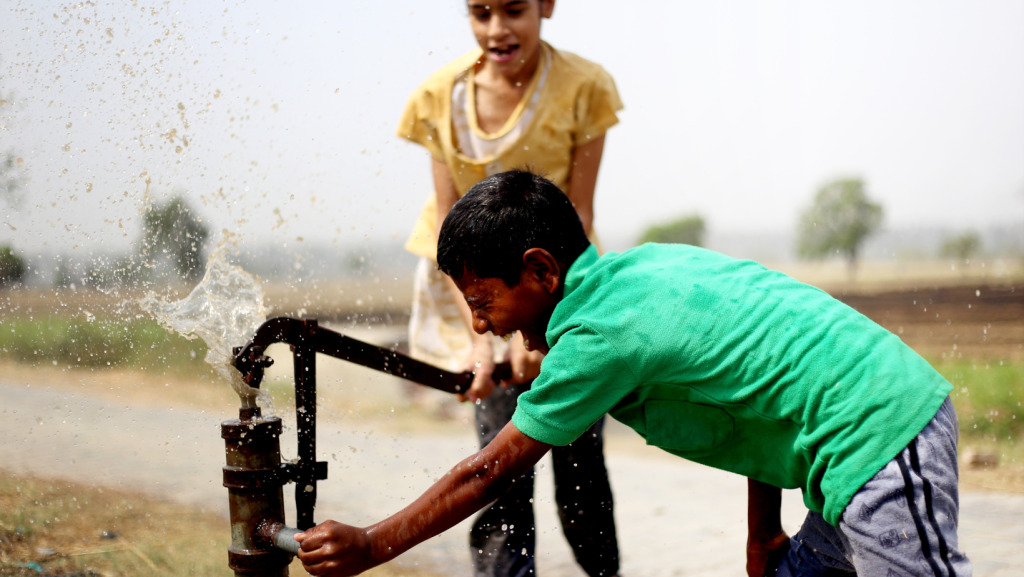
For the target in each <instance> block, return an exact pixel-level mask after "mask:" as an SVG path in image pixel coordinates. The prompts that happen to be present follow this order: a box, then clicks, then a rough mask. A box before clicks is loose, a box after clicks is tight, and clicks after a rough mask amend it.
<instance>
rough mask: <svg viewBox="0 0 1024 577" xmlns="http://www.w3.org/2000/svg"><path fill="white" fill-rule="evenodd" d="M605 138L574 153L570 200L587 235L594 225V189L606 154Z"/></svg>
mask: <svg viewBox="0 0 1024 577" xmlns="http://www.w3.org/2000/svg"><path fill="white" fill-rule="evenodd" d="M604 137H605V135H604V134H602V135H601V136H598V137H597V138H595V139H594V140H591V141H590V142H588V143H587V144H584V145H583V146H578V147H576V148H575V149H574V150H573V152H572V174H571V175H570V178H569V192H568V194H569V200H570V201H572V205H573V206H575V207H576V214H578V215H579V216H580V221H581V222H583V230H585V231H586V232H587V235H589V234H590V229H591V227H592V226H593V224H594V188H595V187H596V186H597V170H598V169H599V168H601V154H603V153H604Z"/></svg>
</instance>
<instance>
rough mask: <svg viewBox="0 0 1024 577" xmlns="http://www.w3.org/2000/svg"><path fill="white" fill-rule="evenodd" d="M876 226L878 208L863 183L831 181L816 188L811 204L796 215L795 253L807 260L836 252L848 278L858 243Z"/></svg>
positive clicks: (844, 180) (878, 205)
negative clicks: (842, 258)
mask: <svg viewBox="0 0 1024 577" xmlns="http://www.w3.org/2000/svg"><path fill="white" fill-rule="evenodd" d="M880 224H882V205H880V204H878V203H875V202H871V201H870V200H869V199H868V197H867V195H866V194H865V193H864V181H863V180H861V179H859V178H842V179H838V180H834V181H832V182H829V183H827V184H825V185H824V186H822V187H821V188H820V189H818V193H817V195H815V197H814V203H813V204H812V205H811V207H810V208H808V209H807V210H806V211H804V213H803V214H802V215H801V216H800V223H799V225H798V231H797V232H798V240H797V253H798V254H799V255H800V256H801V257H804V258H809V259H818V258H824V257H827V256H830V255H834V254H836V253H839V254H841V255H843V256H845V257H846V260H847V262H848V263H849V265H850V274H851V275H852V274H853V273H854V272H856V270H857V255H858V253H859V252H860V246H861V244H863V242H864V240H865V239H866V238H867V237H868V236H870V235H871V234H873V233H874V232H875V231H876V230H878V226H879V225H880Z"/></svg>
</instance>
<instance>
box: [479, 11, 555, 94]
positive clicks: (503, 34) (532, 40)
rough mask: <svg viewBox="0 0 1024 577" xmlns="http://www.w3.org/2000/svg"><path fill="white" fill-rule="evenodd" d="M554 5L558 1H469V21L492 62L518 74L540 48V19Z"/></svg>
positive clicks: (509, 74)
mask: <svg viewBox="0 0 1024 577" xmlns="http://www.w3.org/2000/svg"><path fill="white" fill-rule="evenodd" d="M554 8H555V2H554V0H469V22H470V25H471V26H472V28H473V35H474V36H476V41H477V43H478V44H479V45H480V48H481V49H482V50H483V51H484V55H485V57H486V58H487V59H488V60H489V62H490V64H491V65H493V66H495V67H496V68H497V69H498V71H499V72H500V73H501V74H502V75H504V76H507V77H514V76H516V73H517V72H519V71H520V70H521V69H523V68H525V67H526V65H527V64H528V63H529V62H530V61H531V60H532V59H533V58H534V55H535V54H537V52H538V50H540V20H541V18H550V17H551V13H552V12H553V11H554Z"/></svg>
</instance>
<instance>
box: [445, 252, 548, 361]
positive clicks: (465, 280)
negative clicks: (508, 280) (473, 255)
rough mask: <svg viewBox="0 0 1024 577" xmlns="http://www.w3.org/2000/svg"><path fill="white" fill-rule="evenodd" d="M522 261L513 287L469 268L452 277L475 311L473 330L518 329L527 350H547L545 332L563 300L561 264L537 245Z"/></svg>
mask: <svg viewBox="0 0 1024 577" xmlns="http://www.w3.org/2000/svg"><path fill="white" fill-rule="evenodd" d="M535 251H539V253H538V252H535ZM523 260H524V264H525V266H524V267H523V271H522V273H520V279H519V284H517V285H516V286H514V287H509V286H508V285H507V284H505V281H503V280H501V279H500V278H480V277H478V276H477V275H476V274H474V273H472V272H468V271H467V272H466V273H465V274H463V275H462V276H460V277H459V278H457V279H453V280H454V281H455V284H456V286H458V287H459V290H460V291H462V294H463V296H464V297H465V298H466V303H467V304H469V310H470V311H471V312H472V313H473V330H474V331H476V332H477V333H479V334H484V333H486V332H491V333H494V334H495V335H497V336H499V337H511V336H512V335H513V334H515V332H516V331H519V332H520V333H522V335H523V340H524V341H525V343H526V348H527V349H528V350H531V351H540V352H542V353H547V352H548V342H547V339H546V338H545V337H544V334H545V333H546V332H547V328H548V321H550V320H551V313H552V312H553V311H554V310H555V306H556V305H557V304H558V301H559V300H560V299H561V292H562V291H561V287H562V280H561V265H560V263H558V261H557V260H556V259H554V257H552V256H551V255H550V253H548V252H547V251H545V250H544V249H538V248H532V249H530V250H529V251H527V252H526V254H525V255H524V257H523Z"/></svg>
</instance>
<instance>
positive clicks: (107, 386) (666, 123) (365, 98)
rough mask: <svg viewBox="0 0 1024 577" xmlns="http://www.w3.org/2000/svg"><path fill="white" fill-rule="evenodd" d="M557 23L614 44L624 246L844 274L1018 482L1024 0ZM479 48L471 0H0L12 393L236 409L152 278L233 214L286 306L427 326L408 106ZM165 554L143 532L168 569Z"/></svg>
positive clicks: (376, 420)
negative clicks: (160, 301)
mask: <svg viewBox="0 0 1024 577" xmlns="http://www.w3.org/2000/svg"><path fill="white" fill-rule="evenodd" d="M542 36H543V38H544V39H545V40H547V41H548V42H549V43H551V44H552V45H553V46H555V47H557V48H560V49H565V50H568V51H571V52H575V53H577V54H579V55H581V56H584V57H585V58H588V59H590V60H593V61H595V62H598V63H600V64H602V65H603V66H604V67H605V69H606V70H608V72H610V73H611V75H612V76H613V77H614V78H615V81H616V83H617V86H618V89H619V92H620V95H621V97H622V100H623V102H624V103H625V106H626V108H625V110H624V111H623V112H622V113H621V115H620V119H621V123H620V124H619V125H618V126H616V127H614V128H612V129H611V130H610V132H609V135H608V138H607V142H606V146H605V153H604V158H603V163H602V167H601V172H600V178H599V181H598V186H597V193H596V203H595V215H596V218H595V226H596V228H597V229H598V230H599V231H600V234H601V236H602V239H603V240H604V242H605V245H606V248H608V249H610V250H625V249H628V248H629V247H631V246H634V245H636V244H638V243H640V242H645V241H659V242H685V243H689V244H697V245H701V246H705V247H707V248H711V249H714V250H718V251H721V252H724V253H726V254H729V255H732V256H735V257H739V258H749V259H753V260H757V261H759V262H761V263H763V264H765V265H766V266H768V267H771V268H775V269H778V270H782V271H783V272H786V273H788V274H791V275H793V276H795V277H796V278H798V279H800V280H804V281H806V282H810V283H812V284H815V285H817V286H820V287H822V288H823V289H825V290H827V291H829V292H831V293H832V294H834V295H835V296H837V297H838V298H840V299H842V300H844V301H845V302H847V303H848V304H850V305H851V306H853V307H854V308H857V309H858V310H860V311H861V312H863V313H864V314H866V315H868V316H869V317H871V318H872V319H874V320H876V321H877V322H879V323H880V324H882V325H883V326H886V327H887V328H889V329H890V330H892V331H893V332H895V333H897V334H899V335H900V336H901V337H902V338H903V339H904V340H905V341H906V342H907V343H908V344H910V345H911V346H912V347H914V348H915V350H917V351H918V352H920V353H921V354H922V355H924V356H925V357H926V358H927V359H928V360H929V361H931V362H933V364H934V365H935V366H936V368H938V369H939V370H940V372H942V373H943V374H944V375H945V376H946V377H947V378H948V379H949V380H950V381H951V382H953V383H954V385H955V386H956V387H957V389H956V390H957V392H956V395H957V397H956V399H955V400H956V402H957V405H958V410H959V412H960V415H961V426H962V429H963V432H964V435H965V437H964V438H965V440H964V442H963V443H962V449H964V452H965V454H968V457H965V458H968V461H969V462H968V463H967V464H968V465H969V467H968V469H967V471H966V472H965V482H968V483H975V486H977V487H987V488H988V489H993V488H995V489H997V490H999V491H1003V492H1004V494H1011V493H1014V492H1022V491H1024V468H1022V466H1021V462H1022V461H1024V459H1022V455H1024V453H1022V451H1021V450H1020V449H1019V441H1020V440H1021V439H1022V438H1024V428H1022V427H1021V419H1024V412H1022V410H1021V407H1020V402H1019V401H1018V399H1020V397H1021V396H1024V350H1022V344H1024V298H1022V297H1024V295H1022V291H1024V282H1022V281H1024V3H1021V2H1019V1H1009V0H1007V1H995V0H993V1H987V0H986V1H980V2H971V3H963V2H951V1H924V0H918V1H907V2H900V3H892V2H876V1H860V2H832V3H821V2H797V1H782V2H773V3H763V2H751V1H738V2H730V3H706V2H704V3H699V2H692V3H688V2H667V3H653V4H652V3H644V4H631V3H623V2H611V1H606V0H587V1H583V0H559V1H558V3H557V6H556V10H555V15H554V18H553V19H552V20H550V21H545V22H544V24H543V28H542ZM474 46H475V42H474V40H473V37H472V35H471V34H470V31H469V28H468V24H467V11H466V8H465V5H464V3H462V2H460V1H458V0H439V1H434V2H405V1H397V2H389V3H380V2H334V3H327V2H318V3H312V2H309V3H296V2H280V1H272V0H257V1H245V2H234V1H231V2H220V1H205V2H184V1H170V2H146V1H136V2H117V3H110V4H107V3H97V2H91V1H87V2H76V3H55V2H41V1H39V2H32V1H25V0H9V1H8V2H5V3H4V5H3V6H2V12H0V208H2V213H0V364H2V366H3V367H4V371H5V374H6V375H8V376H7V377H6V380H5V384H6V385H8V386H10V387H13V388H11V389H8V393H7V394H8V395H11V394H13V393H11V392H10V391H13V390H14V388H18V387H21V388H24V387H26V386H30V385H31V384H32V383H35V385H36V387H37V388H38V387H39V385H40V383H42V384H44V385H45V387H44V388H47V390H51V389H52V390H54V391H64V390H72V388H69V387H73V390H74V391H75V394H84V395H94V396H99V398H106V399H114V398H116V399H117V401H116V402H117V403H128V404H129V405H132V406H134V404H136V403H141V404H145V403H150V404H167V405H173V406H179V407H181V409H183V410H190V411H206V410H209V411H211V413H212V412H214V408H215V409H216V411H217V414H221V415H225V414H230V413H231V412H232V411H233V407H234V403H235V401H234V400H233V397H232V396H231V395H230V393H227V391H228V388H227V387H226V386H224V385H223V384H221V383H218V382H216V381H215V378H214V377H213V374H212V372H211V371H210V370H209V369H208V368H207V367H205V366H204V364H203V362H202V358H203V356H204V354H205V348H204V344H203V343H202V342H201V341H194V340H193V341H189V340H186V339H184V338H181V337H178V336H176V335H170V334H168V333H167V332H166V331H164V330H163V329H162V328H160V327H159V326H158V325H157V324H156V323H155V322H154V321H152V320H151V319H149V318H148V317H146V316H144V315H142V314H141V312H140V310H139V309H138V307H137V305H136V302H137V299H138V298H139V297H140V296H141V295H142V294H144V293H146V292H149V291H153V292H156V293H158V294H160V295H162V296H163V297H165V298H175V297H180V296H183V295H185V294H187V293H188V291H189V290H191V289H192V287H193V286H195V284H196V282H198V281H199V279H201V278H202V275H203V272H204V267H205V263H206V259H207V257H208V255H209V254H210V252H211V250H212V249H213V248H214V247H215V246H216V245H217V243H218V241H219V239H221V238H222V237H223V235H224V232H223V231H227V232H229V233H231V234H232V235H234V236H233V237H232V238H233V242H234V243H235V245H234V246H235V248H236V250H235V252H233V253H232V255H231V257H230V258H231V260H232V261H233V262H235V263H237V264H240V265H241V266H242V267H244V268H245V269H246V270H247V271H249V272H252V273H254V274H257V275H258V276H259V277H260V278H261V279H262V280H263V281H264V282H265V288H266V291H267V304H268V306H269V307H270V309H271V310H272V312H273V314H289V315H309V316H316V317H318V318H320V319H321V320H322V321H323V322H325V323H331V324H332V326H335V327H336V328H339V329H343V330H346V331H355V332H356V333H357V334H359V335H361V336H363V337H364V338H366V339H368V340H371V341H373V342H376V343H377V344H381V345H386V346H394V347H398V348H402V347H403V346H404V336H403V334H404V326H405V325H404V323H405V322H406V320H407V318H408V313H409V310H408V309H409V303H410V301H411V285H412V280H411V279H412V273H413V268H414V266H415V262H416V258H415V257H413V256H412V255H410V254H408V253H406V252H405V251H404V250H403V249H402V244H403V243H404V241H405V239H406V237H407V235H408V233H409V231H410V229H411V227H412V224H413V222H414V220H415V217H416V215H417V214H418V213H419V210H420V208H421V206H422V204H423V202H424V201H425V200H426V198H427V196H428V195H429V194H430V193H431V192H432V182H431V177H430V170H429V164H430V159H429V156H428V154H427V153H426V152H425V151H424V150H423V149H422V148H420V147H418V146H415V145H412V144H409V143H406V142H402V141H401V139H399V138H397V137H396V136H394V131H395V129H396V127H397V123H398V119H399V115H400V114H401V112H402V110H403V107H404V104H405V101H406V98H407V97H408V95H409V94H410V93H411V92H412V90H413V89H414V88H415V87H416V86H417V85H418V84H419V83H420V82H422V81H423V80H424V79H425V78H426V77H427V76H428V75H429V74H430V73H431V72H433V71H434V70H436V69H437V68H438V67H440V66H441V65H442V64H444V63H446V62H448V61H451V60H453V59H454V58H456V57H458V56H459V55H461V54H463V53H465V52H467V51H469V50H471V49H472V48H473V47H474ZM1018 289H1020V290H1018ZM238 344H241V343H238ZM339 370H340V369H339ZM279 377H280V379H279V380H280V384H279V385H275V386H277V387H278V388H276V389H273V390H274V391H275V393H274V394H275V398H276V399H277V400H278V401H279V402H280V404H281V405H282V406H284V407H285V408H287V406H288V402H289V400H288V395H289V394H290V393H289V392H288V390H289V388H288V387H289V385H288V384H287V381H288V377H287V372H286V371H284V372H282V373H280V375H279ZM345 378H349V377H345ZM353 378H355V377H353ZM357 378H361V379H372V378H376V377H371V376H368V375H362V376H360V377H357ZM338 379H339V382H340V379H341V377H338ZM169 382H174V383H176V387H175V388H176V389H177V391H176V392H173V393H170V392H168V390H167V388H166V387H167V385H168V383H169ZM381 382H382V383H385V381H381ZM388 387H391V388H388ZM19 390H20V389H19ZM379 390H383V391H385V392H384V393H379V396H377V397H373V395H371V397H372V398H373V399H376V400H372V399H371V400H370V401H367V400H366V399H367V398H368V397H365V396H363V397H359V398H360V399H362V400H361V401H358V402H363V403H364V404H363V405H362V407H363V409H362V410H361V411H357V413H358V414H356V415H353V416H347V417H346V418H349V419H350V422H351V423H355V424H353V425H352V426H353V427H356V428H358V427H366V428H368V430H369V429H373V428H374V427H378V428H379V427H383V430H391V429H387V427H388V425H387V424H386V422H388V420H389V419H391V418H392V415H391V413H389V411H395V410H396V407H397V410H398V414H401V415H403V417H402V418H403V419H406V420H407V421H408V422H410V423H414V424H417V425H416V426H422V427H427V428H429V429H430V430H435V429H436V428H437V427H440V429H441V430H444V431H448V432H451V434H453V435H456V434H465V435H471V433H470V432H468V431H469V429H468V428H466V427H464V426H463V422H462V421H463V419H464V417H465V416H466V415H468V414H469V413H467V412H466V411H467V410H468V408H467V407H457V406H454V405H453V404H451V403H448V402H446V401H444V400H439V399H426V400H425V399H424V398H423V397H421V396H417V395H412V396H410V395H409V394H408V391H406V390H405V389H403V388H402V387H401V386H400V385H398V384H397V383H393V382H391V381H386V384H382V385H381V388H380V389H379ZM111 391H114V392H111ZM363 392H364V393H365V391H363ZM334 393H335V397H334V400H333V401H330V402H333V403H335V405H332V406H334V407H335V409H330V408H329V410H328V411H327V413H328V414H329V415H332V414H333V415H334V416H335V417H338V418H340V415H341V414H345V415H348V413H345V411H348V410H349V409H348V408H347V407H350V406H351V403H356V402H357V401H356V400H354V399H355V397H347V396H346V395H348V394H355V392H354V391H353V390H352V389H351V388H346V387H339V388H338V389H337V390H335V391H334ZM374 394H378V393H374ZM104 395H106V396H104ZM111 395H114V396H113V397H112V396H111ZM122 397H123V398H122ZM11 398H13V397H10V398H8V399H5V402H8V403H11V402H13V401H11ZM127 399H134V400H127ZM396 399H397V400H396ZM111 402H114V401H111ZM325 402H327V401H325ZM175 403H177V404H175ZM11 406H13V405H11ZM12 410H13V409H12ZM332 410H336V411H337V413H331V411H332ZM350 412H351V411H349V413H350ZM285 413H287V411H285ZM12 414H13V413H12ZM351 419H354V420H351ZM40 422H42V421H40ZM382 422H383V423H385V424H384V425H381V424H380V423H382ZM392 424H393V423H392ZM431 427H433V428H431ZM446 427H447V428H446ZM204 440H208V441H211V442H212V441H213V440H216V441H217V442H218V443H219V439H216V438H215V437H214V436H212V435H211V436H210V439H205V438H204ZM470 444H471V443H470ZM11 450H13V451H18V450H21V451H22V453H21V454H22V455H25V453H24V451H25V449H24V447H22V448H21V449H19V448H18V446H15V445H12V449H11ZM214 452H216V443H214ZM29 461H30V459H27V458H26V459H23V460H22V461H18V462H20V463H21V465H17V466H13V465H10V463H11V461H10V460H8V468H7V469H4V468H3V467H4V465H3V464H2V462H0V478H3V479H4V483H7V484H5V485H3V486H0V496H2V497H3V498H5V499H12V501H10V502H9V503H8V505H9V507H8V509H7V510H9V511H21V515H22V517H20V518H19V519H21V520H18V519H15V518H13V517H10V516H8V517H4V516H2V514H0V531H6V533H0V567H6V569H5V570H7V571H15V570H17V571H25V572H26V573H25V574H29V573H31V572H32V571H34V569H32V568H30V567H27V566H25V567H22V566H21V565H18V566H17V568H15V569H12V567H15V565H13V564H12V563H21V564H23V565H24V564H26V563H38V562H39V559H38V558H43V559H52V557H51V556H47V555H40V554H39V553H38V550H39V549H43V550H53V551H58V550H59V547H57V546H49V545H39V543H37V542H35V541H32V539H40V538H43V537H40V535H43V536H45V535H46V534H45V533H33V535H35V537H31V538H29V537H24V536H25V535H26V534H29V533H31V532H26V531H22V532H21V533H19V532H18V530H17V528H18V527H21V528H22V529H24V528H25V527H27V525H26V523H27V522H28V521H26V519H30V518H31V515H33V514H35V513H33V511H35V509H33V506H32V505H31V503H33V502H35V503H39V502H45V503H56V502H57V500H61V502H62V503H63V499H64V497H63V496H60V495H58V496H53V495H51V496H50V497H48V498H46V499H43V498H42V497H39V495H42V494H44V493H45V490H44V489H45V487H51V488H52V487H53V485H52V484H49V485H48V484H47V481H46V479H49V478H57V477H63V478H66V477H68V476H69V473H68V472H67V471H65V470H63V469H53V470H49V469H46V468H45V467H41V468H33V467H34V465H31V463H30V462H29ZM62 471H63V472H62ZM25 475H36V479H37V480H36V481H32V482H34V483H37V485H38V487H40V488H39V491H41V492H40V493H38V494H37V495H36V496H34V497H19V495H20V491H21V489H20V487H21V486H23V485H24V486H26V487H27V486H29V485H28V484H26V483H29V482H28V481H26V480H25V479H26V478H28V477H25ZM972 475H974V476H973V477H972ZM72 476H73V475H72ZM38 479H42V480H41V481H40V480H38ZM115 481H116V483H119V482H120V481H119V480H118V479H115ZM116 483H113V484H116ZM111 484H112V483H111V482H108V483H107V484H106V486H108V487H109V485H111ZM8 485H10V486H8ZM37 485H32V486H37ZM101 485H102V484H101ZM61 486H65V485H61ZM12 487H19V489H18V490H17V491H15V490H14V489H12ZM89 490H92V489H89ZM214 490H217V491H222V490H221V489H219V488H216V487H215V488H214ZM67 491H68V493H67V495H68V501H69V502H70V498H71V497H72V496H74V495H79V494H83V493H82V492H84V491H86V489H85V488H82V487H78V486H76V487H75V488H74V489H73V490H72V489H68V490H67ZM156 493H159V491H157V492H156ZM217 494H218V495H219V493H217ZM163 496H167V495H163ZM172 497H173V496H172ZM19 499H21V500H20V501H19ZM26 499H27V500H26ZM125 499H128V497H125ZM172 501H174V499H173V498H172ZM178 501H179V502H180V501H185V502H189V503H193V504H194V502H199V503H201V504H203V503H206V502H205V501H203V500H202V499H199V500H198V501H195V500H190V498H185V499H179V500H178ZM125 502H127V501H125ZM18 503H20V505H18ZM26 503H27V504H26ZM204 506H205V505H204ZM18 507H21V508H20V509H19V508H18ZM54 507H56V505H54ZM0 509H2V508H0ZM58 509H59V507H58ZM214 509H215V507H214ZM175 510H176V509H175ZM47 514H49V513H47ZM168 514H170V513H168ZM40 515H41V517H40V518H44V517H45V515H44V514H43V513H40ZM162 518H163V519H166V518H167V517H162ZM111 522H113V521H111ZM190 522H191V521H190ZM217 522H218V521H216V520H215V521H212V522H211V523H213V526H215V527H219V525H217ZM212 531H213V532H214V534H216V535H220V533H223V531H220V529H219V528H217V529H213V530H212ZM218 531H219V533H218ZM71 534H74V532H72V533H71ZM19 535H20V536H21V537H18V536H19ZM74 535H77V534H74ZM74 535H73V536H74ZM16 537H17V538H16ZM90 537H92V534H91V533H90ZM75 538H77V537H75ZM217 538H218V539H219V538H220V536H218V537H217ZM18 539H21V540H18ZM182 539H184V540H183V541H182V543H184V544H183V545H181V547H183V548H184V549H189V548H190V547H192V546H191V545H188V543H190V542H189V541H188V540H187V539H186V538H185V537H182ZM221 545H223V544H218V546H217V547H216V548H211V550H213V549H216V551H217V552H218V553H217V554H218V555H219V554H221V553H220V552H222V550H223V547H222V546H221ZM62 546H63V545H62ZM19 547H20V549H19ZM5 548H6V549H5ZM154 548H156V546H154ZM125 550H126V551H127V549H125ZM140 551H149V553H148V554H146V553H140V554H139V555H135V554H134V553H132V552H131V551H128V553H126V554H127V555H128V556H129V557H130V558H132V559H134V560H133V561H131V563H141V565H138V569H139V570H147V569H146V568H147V567H148V568H149V570H151V569H152V564H153V563H154V561H153V559H154V558H155V556H156V553H154V552H153V551H152V550H148V549H140ZM107 553H108V554H113V553H110V552H109V551H108V552H107ZM19 555H20V557H19ZM62 559H64V560H65V561H66V560H68V559H73V557H68V556H65V557H62ZM145 559H148V560H149V561H148V562H149V565H146V561H145ZM169 559H176V558H169ZM176 562H177V561H167V563H168V564H174V563H176ZM4 563H7V565H3V564H4ZM69 563H70V561H69ZM159 563H160V559H157V564H159ZM222 565H223V563H221V559H220V558H219V557H217V558H216V561H211V562H210V565H209V567H211V569H210V570H211V571H213V570H214V569H213V568H214V567H216V568H217V569H216V570H223V569H222V567H221V566H222ZM68 566H71V565H68ZM183 566H184V565H183ZM40 567H41V566H40ZM204 567H205V566H204ZM100 570H101V569H97V571H100ZM102 571H107V572H108V573H109V572H112V573H117V571H118V569H116V568H115V569H109V568H108V569H102ZM129 572H130V571H129ZM650 574H653V573H650ZM979 574H982V573H979Z"/></svg>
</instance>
